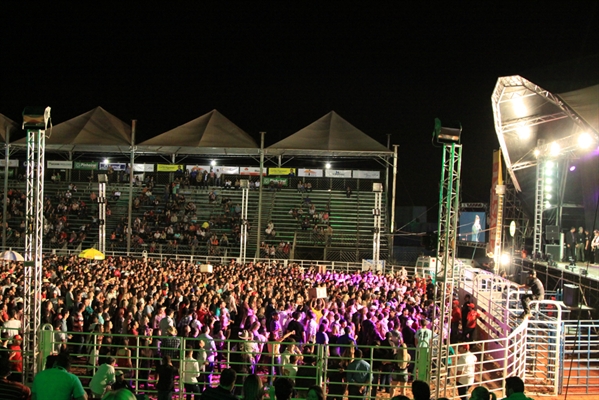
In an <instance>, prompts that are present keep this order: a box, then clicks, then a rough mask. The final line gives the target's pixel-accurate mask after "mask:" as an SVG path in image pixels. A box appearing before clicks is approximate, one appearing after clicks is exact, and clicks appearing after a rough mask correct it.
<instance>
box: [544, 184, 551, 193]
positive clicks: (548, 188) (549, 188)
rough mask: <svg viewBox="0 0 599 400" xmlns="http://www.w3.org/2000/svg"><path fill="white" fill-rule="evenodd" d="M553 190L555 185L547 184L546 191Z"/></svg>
mask: <svg viewBox="0 0 599 400" xmlns="http://www.w3.org/2000/svg"><path fill="white" fill-rule="evenodd" d="M552 190H553V186H552V185H545V191H546V192H551V191H552Z"/></svg>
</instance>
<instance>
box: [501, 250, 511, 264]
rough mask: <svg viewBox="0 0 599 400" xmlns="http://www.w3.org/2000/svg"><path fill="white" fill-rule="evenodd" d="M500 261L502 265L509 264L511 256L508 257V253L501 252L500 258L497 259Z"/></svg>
mask: <svg viewBox="0 0 599 400" xmlns="http://www.w3.org/2000/svg"><path fill="white" fill-rule="evenodd" d="M499 261H500V262H501V265H502V266H504V267H505V266H507V265H510V262H511V261H512V257H510V255H509V254H508V253H503V254H502V255H501V259H500V260H499Z"/></svg>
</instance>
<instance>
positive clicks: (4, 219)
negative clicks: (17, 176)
mask: <svg viewBox="0 0 599 400" xmlns="http://www.w3.org/2000/svg"><path fill="white" fill-rule="evenodd" d="M9 161H10V125H7V126H6V143H4V198H3V204H2V249H3V250H6V224H7V223H8V220H7V217H6V212H7V211H8V210H7V207H8V163H9Z"/></svg>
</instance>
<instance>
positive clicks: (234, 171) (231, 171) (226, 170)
mask: <svg viewBox="0 0 599 400" xmlns="http://www.w3.org/2000/svg"><path fill="white" fill-rule="evenodd" d="M215 168H216V170H215V171H216V172H217V173H218V172H219V171H220V173H221V174H224V175H239V167H224V166H223V167H219V166H216V167H215Z"/></svg>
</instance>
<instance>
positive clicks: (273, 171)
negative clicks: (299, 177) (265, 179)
mask: <svg viewBox="0 0 599 400" xmlns="http://www.w3.org/2000/svg"><path fill="white" fill-rule="evenodd" d="M290 174H295V168H269V169H268V175H290Z"/></svg>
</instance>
